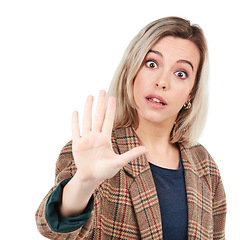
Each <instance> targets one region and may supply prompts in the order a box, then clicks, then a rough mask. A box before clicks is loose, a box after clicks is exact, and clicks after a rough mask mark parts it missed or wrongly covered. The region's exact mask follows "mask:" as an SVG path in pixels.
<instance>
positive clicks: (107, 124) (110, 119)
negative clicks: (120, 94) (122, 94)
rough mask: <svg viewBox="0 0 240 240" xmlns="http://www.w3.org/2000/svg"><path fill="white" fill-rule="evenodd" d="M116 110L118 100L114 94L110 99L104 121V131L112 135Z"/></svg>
mask: <svg viewBox="0 0 240 240" xmlns="http://www.w3.org/2000/svg"><path fill="white" fill-rule="evenodd" d="M115 110H116V100H115V98H114V97H113V96H110V97H109V99H108V105H107V111H106V116H105V120H104V123H103V128H102V132H103V133H105V134H106V135H109V136H110V137H111V134H112V128H113V123H114V117H115Z"/></svg>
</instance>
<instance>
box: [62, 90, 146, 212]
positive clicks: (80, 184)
mask: <svg viewBox="0 0 240 240" xmlns="http://www.w3.org/2000/svg"><path fill="white" fill-rule="evenodd" d="M92 105H93V97H92V96H89V97H88V98H87V101H86V105H85V109H84V117H83V129H82V136H81V132H80V128H79V123H78V113H77V112H74V113H73V118H72V134H73V140H72V152H73V157H74V161H75V164H76V166H77V172H76V174H75V175H74V176H73V178H72V179H71V180H70V181H69V182H68V183H67V185H66V186H65V187H64V189H63V195H62V204H61V208H60V212H61V214H62V215H63V216H67V217H69V216H76V215H79V214H81V213H82V212H83V211H84V209H85V208H86V206H87V204H88V202H89V199H90V197H91V196H92V194H93V192H94V190H95V189H96V188H97V187H98V186H99V184H101V183H102V182H103V181H104V180H105V179H108V178H111V177H113V176H114V175H115V174H116V173H117V172H118V171H119V170H120V169H121V168H122V167H123V166H125V165H126V164H127V163H128V162H129V161H131V160H133V159H135V158H137V157H138V156H140V155H142V154H143V153H145V152H146V148H145V147H143V146H141V147H136V148H134V149H132V150H130V151H128V152H126V153H124V154H122V155H119V154H115V153H114V151H113V149H112V143H111V133H112V128H113V122H114V115H115V99H114V97H110V98H109V100H108V105H107V110H106V115H105V107H106V92H105V91H101V92H100V94H99V98H98V103H97V108H96V113H95V117H94V120H93V123H92Z"/></svg>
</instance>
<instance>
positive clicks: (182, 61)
mask: <svg viewBox="0 0 240 240" xmlns="http://www.w3.org/2000/svg"><path fill="white" fill-rule="evenodd" d="M150 52H152V53H155V54H157V55H159V56H160V57H162V58H163V55H162V53H160V52H158V51H156V50H152V49H150V50H149V51H148V53H150ZM177 63H186V64H188V65H190V67H191V68H192V70H193V71H194V67H193V65H192V63H191V62H190V61H188V60H185V59H180V60H178V61H177Z"/></svg>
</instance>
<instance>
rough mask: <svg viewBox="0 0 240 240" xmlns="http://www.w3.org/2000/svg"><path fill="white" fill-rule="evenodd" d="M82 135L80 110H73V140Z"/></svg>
mask: <svg viewBox="0 0 240 240" xmlns="http://www.w3.org/2000/svg"><path fill="white" fill-rule="evenodd" d="M79 137H80V128H79V122H78V112H76V111H75V112H73V114H72V138H73V141H75V140H77V139H78V138H79Z"/></svg>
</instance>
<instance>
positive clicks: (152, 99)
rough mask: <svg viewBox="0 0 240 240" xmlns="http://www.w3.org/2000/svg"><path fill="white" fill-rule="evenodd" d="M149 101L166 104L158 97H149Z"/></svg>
mask: <svg viewBox="0 0 240 240" xmlns="http://www.w3.org/2000/svg"><path fill="white" fill-rule="evenodd" d="M148 100H149V101H151V102H154V103H160V104H161V105H164V104H163V103H162V102H161V101H160V100H159V99H157V98H149V99H148Z"/></svg>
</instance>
